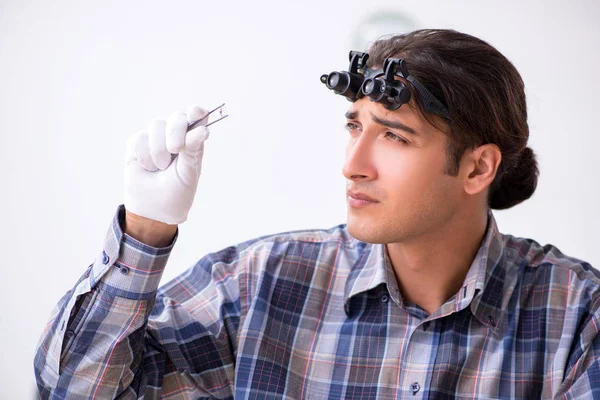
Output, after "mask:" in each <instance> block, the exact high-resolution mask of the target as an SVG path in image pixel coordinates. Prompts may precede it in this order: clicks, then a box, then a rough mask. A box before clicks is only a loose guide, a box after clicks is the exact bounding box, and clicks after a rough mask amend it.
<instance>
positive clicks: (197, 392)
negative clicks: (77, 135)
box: [35, 205, 600, 399]
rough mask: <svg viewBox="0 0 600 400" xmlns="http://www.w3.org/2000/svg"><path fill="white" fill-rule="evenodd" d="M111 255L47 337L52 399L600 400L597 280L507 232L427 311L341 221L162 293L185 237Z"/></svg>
mask: <svg viewBox="0 0 600 400" xmlns="http://www.w3.org/2000/svg"><path fill="white" fill-rule="evenodd" d="M124 214H125V209H124V207H123V206H122V205H121V206H119V208H118V210H117V213H116V215H115V218H114V220H113V223H112V225H111V226H110V228H109V230H108V232H107V235H106V240H105V243H104V249H103V251H102V253H100V254H99V255H98V257H97V258H96V260H95V261H94V263H92V265H90V266H89V267H88V269H87V271H86V272H85V273H84V274H83V276H82V277H81V279H80V280H79V281H78V282H77V283H76V285H75V286H74V287H73V289H72V290H70V291H69V292H68V293H67V294H66V295H65V296H64V297H63V298H62V299H61V300H60V302H59V303H58V305H57V307H56V309H55V311H54V312H53V314H52V316H51V319H50V321H49V323H48V325H47V327H46V329H45V330H44V333H43V335H42V337H41V339H40V343H39V346H38V350H37V353H36V357H35V375H36V379H37V383H38V388H39V392H40V396H41V398H43V399H50V398H51V399H63V398H69V399H89V398H91V399H109V398H119V399H135V398H144V399H156V398H165V399H200V398H220V399H226V398H233V397H235V398H239V399H242V398H243V399H299V398H302V399H397V398H409V399H413V398H435V399H450V398H465V399H467V398H468V399H532V398H544V399H549V398H561V399H590V398H595V399H600V336H599V335H598V330H599V328H600V318H599V316H600V273H599V272H598V271H596V270H595V269H593V268H592V267H591V266H590V265H589V264H587V263H585V262H583V261H580V260H577V259H574V258H570V257H567V256H565V255H563V254H562V253H561V252H560V251H559V250H558V249H557V248H556V247H553V246H550V245H548V246H544V247H542V246H540V245H539V244H538V243H536V242H535V241H532V240H529V239H520V238H515V237H512V236H510V235H504V234H501V233H500V232H499V231H498V228H497V226H496V223H495V220H494V217H493V215H492V213H491V212H490V214H489V222H488V229H487V233H486V235H485V238H484V240H483V242H482V245H481V247H480V249H479V251H478V253H477V255H476V257H475V259H474V261H473V263H472V265H471V267H470V269H469V272H468V274H467V276H466V278H465V280H464V284H463V285H462V287H461V289H460V290H459V291H458V293H456V294H455V295H454V296H453V297H452V298H450V299H448V301H446V302H445V303H444V304H443V305H442V306H441V307H440V308H439V309H438V310H437V311H435V312H434V313H432V314H431V315H428V314H427V313H426V312H425V311H424V310H423V309H421V308H420V307H419V306H417V305H416V304H411V303H408V302H406V301H403V300H402V297H401V294H400V292H399V290H398V284H397V282H396V279H395V275H394V272H393V269H392V267H391V264H390V261H389V258H388V256H387V252H386V248H385V246H384V245H373V244H367V243H364V242H360V241H357V240H356V239H354V238H353V237H351V236H350V235H349V234H348V231H347V230H346V227H345V225H339V226H336V227H333V228H331V229H327V230H305V231H295V232H287V233H281V234H276V235H270V236H264V237H260V238H257V239H254V240H250V241H247V242H244V243H241V244H239V245H236V246H232V247H228V248H225V249H223V250H222V251H219V252H217V253H213V254H209V255H207V256H205V257H203V258H202V259H200V260H199V261H198V262H197V263H196V264H195V265H194V266H193V267H192V268H190V269H189V270H188V271H187V272H185V273H184V274H182V275H181V276H179V277H178V278H176V279H174V280H172V281H171V282H169V283H167V284H166V285H164V286H162V287H161V288H160V289H158V286H159V281H160V278H161V275H162V271H163V269H164V267H165V265H166V264H167V260H168V258H169V255H170V252H171V250H172V248H173V246H174V244H175V242H176V241H177V235H176V237H175V239H174V241H173V243H172V244H171V245H170V246H169V247H166V248H161V249H157V248H153V247H150V246H147V245H145V244H142V243H140V242H138V241H137V240H135V239H133V238H131V237H130V236H128V235H125V234H124V233H123V231H122V229H121V227H122V223H123V219H124Z"/></svg>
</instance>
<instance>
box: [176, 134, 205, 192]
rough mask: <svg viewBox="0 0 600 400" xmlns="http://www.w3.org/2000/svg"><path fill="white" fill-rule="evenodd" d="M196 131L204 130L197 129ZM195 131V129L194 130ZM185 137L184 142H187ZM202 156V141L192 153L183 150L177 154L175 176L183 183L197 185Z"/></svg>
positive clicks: (191, 185)
mask: <svg viewBox="0 0 600 400" xmlns="http://www.w3.org/2000/svg"><path fill="white" fill-rule="evenodd" d="M197 129H206V128H204V127H198V128H197ZM194 130H196V129H194ZM188 135H189V133H188ZM187 138H188V137H187V136H186V140H187ZM203 155H204V140H203V141H201V142H200V146H199V147H198V148H197V149H196V150H194V151H193V152H188V151H186V150H185V148H184V150H183V151H182V152H181V153H179V156H178V161H177V165H176V171H177V175H179V178H180V179H181V181H182V182H183V183H185V184H186V185H188V186H190V187H193V186H194V185H196V184H197V183H198V178H199V177H200V171H201V170H202V156H203Z"/></svg>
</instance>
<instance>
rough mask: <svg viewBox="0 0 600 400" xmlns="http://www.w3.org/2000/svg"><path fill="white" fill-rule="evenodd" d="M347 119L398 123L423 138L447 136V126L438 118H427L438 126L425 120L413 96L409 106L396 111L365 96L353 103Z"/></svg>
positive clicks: (430, 116) (405, 105) (431, 116)
mask: <svg viewBox="0 0 600 400" xmlns="http://www.w3.org/2000/svg"><path fill="white" fill-rule="evenodd" d="M346 117H347V118H348V117H352V118H350V119H355V118H356V119H361V120H370V121H373V122H375V123H379V122H378V120H379V121H381V120H385V121H388V122H397V123H400V124H402V125H405V126H407V127H409V128H411V129H412V130H414V131H415V133H417V134H419V135H421V136H430V135H436V134H442V135H443V136H446V132H445V130H447V125H446V124H445V123H444V122H443V121H440V119H439V118H438V117H437V116H435V115H428V116H427V118H429V119H430V120H431V121H433V122H434V123H435V124H436V126H434V125H433V124H432V123H431V122H430V121H428V120H427V118H425V116H424V115H423V114H422V113H421V112H420V110H419V108H418V105H417V103H416V100H415V98H414V96H411V99H410V101H409V102H408V103H407V104H403V105H402V106H400V108H398V109H396V110H388V109H387V108H385V107H384V106H383V105H382V104H380V103H377V102H374V101H371V100H370V99H369V98H368V97H366V96H365V97H363V98H361V99H359V100H357V101H355V102H354V103H352V105H351V106H350V107H349V108H348V110H347V112H346ZM388 125H389V124H388ZM440 128H441V129H440ZM442 129H443V130H442Z"/></svg>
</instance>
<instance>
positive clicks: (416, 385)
mask: <svg viewBox="0 0 600 400" xmlns="http://www.w3.org/2000/svg"><path fill="white" fill-rule="evenodd" d="M410 389H411V390H412V392H413V394H417V392H418V391H419V390H421V385H419V382H415V383H413V384H412V385H410Z"/></svg>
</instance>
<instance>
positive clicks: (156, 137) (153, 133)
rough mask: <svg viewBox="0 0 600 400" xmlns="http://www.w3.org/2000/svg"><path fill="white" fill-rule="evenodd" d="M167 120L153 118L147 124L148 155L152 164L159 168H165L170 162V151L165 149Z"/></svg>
mask: <svg viewBox="0 0 600 400" xmlns="http://www.w3.org/2000/svg"><path fill="white" fill-rule="evenodd" d="M166 126H167V121H165V120H164V119H155V120H154V121H152V122H151V123H150V125H149V126H148V139H149V145H150V155H151V156H152V160H153V161H154V164H155V165H156V166H157V167H158V168H159V169H161V170H163V171H164V170H165V169H167V168H168V167H169V164H171V153H169V151H168V150H167V138H166V137H167V131H166Z"/></svg>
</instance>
